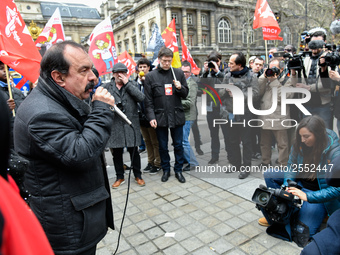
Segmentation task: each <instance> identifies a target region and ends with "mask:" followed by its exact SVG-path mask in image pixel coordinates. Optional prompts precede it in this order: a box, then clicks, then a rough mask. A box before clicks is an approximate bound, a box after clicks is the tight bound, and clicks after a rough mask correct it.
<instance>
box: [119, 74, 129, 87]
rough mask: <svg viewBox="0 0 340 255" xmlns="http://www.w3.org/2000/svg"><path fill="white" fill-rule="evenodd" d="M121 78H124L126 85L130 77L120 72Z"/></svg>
mask: <svg viewBox="0 0 340 255" xmlns="http://www.w3.org/2000/svg"><path fill="white" fill-rule="evenodd" d="M119 78H120V79H121V80H122V82H123V83H124V85H125V84H126V83H128V82H129V78H128V77H127V75H126V74H123V73H120V74H119Z"/></svg>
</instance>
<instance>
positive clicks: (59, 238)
mask: <svg viewBox="0 0 340 255" xmlns="http://www.w3.org/2000/svg"><path fill="white" fill-rule="evenodd" d="M113 117H114V113H113V112H112V110H110V105H108V104H106V103H103V102H101V101H94V102H93V108H92V110H91V111H90V107H89V105H88V104H86V103H85V102H83V101H82V100H80V99H78V98H76V97H75V96H73V95H72V94H71V93H69V92H68V91H66V90H65V89H63V88H61V87H60V86H59V85H57V84H56V83H55V82H54V81H53V80H52V79H48V80H44V79H42V78H39V82H38V85H37V87H36V88H35V89H34V90H33V91H32V92H31V93H30V94H29V95H28V96H27V98H26V99H25V100H24V102H23V103H22V104H21V106H20V108H19V110H18V112H17V115H16V119H15V123H14V146H15V150H16V151H17V152H18V153H19V154H20V155H21V156H23V157H25V158H26V159H28V160H29V162H30V165H29V168H28V171H27V173H26V174H25V186H26V188H27V189H28V191H29V192H30V193H31V195H32V196H31V199H30V206H31V208H32V210H33V212H34V213H35V214H36V216H37V218H38V219H39V221H40V223H41V225H42V227H43V229H44V231H45V232H46V235H47V237H48V239H49V241H50V243H51V246H52V248H53V250H54V252H55V254H71V253H72V254H78V253H80V252H83V251H85V250H87V249H89V248H91V247H93V246H95V245H96V244H97V243H98V242H99V241H100V240H101V239H102V238H103V237H104V236H105V235H106V232H107V228H108V227H111V228H112V229H113V228H114V226H113V211H112V201H111V195H110V186H109V182H108V177H107V172H106V168H105V166H104V165H103V160H102V157H101V155H102V152H103V151H104V149H105V145H106V142H107V140H108V139H109V136H110V132H111V126H112V123H113Z"/></svg>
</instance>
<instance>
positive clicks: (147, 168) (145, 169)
mask: <svg viewBox="0 0 340 255" xmlns="http://www.w3.org/2000/svg"><path fill="white" fill-rule="evenodd" d="M151 170H152V165H151V164H150V163H148V165H147V166H146V167H145V168H144V169H143V172H144V173H147V172H150V171H151Z"/></svg>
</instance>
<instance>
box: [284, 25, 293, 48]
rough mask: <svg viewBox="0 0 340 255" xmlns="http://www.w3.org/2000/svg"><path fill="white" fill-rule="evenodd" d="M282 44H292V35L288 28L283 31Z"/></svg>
mask: <svg viewBox="0 0 340 255" xmlns="http://www.w3.org/2000/svg"><path fill="white" fill-rule="evenodd" d="M283 44H284V45H288V44H292V33H291V32H290V29H289V27H285V28H284V29H283Z"/></svg>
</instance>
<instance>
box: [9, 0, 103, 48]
mask: <svg viewBox="0 0 340 255" xmlns="http://www.w3.org/2000/svg"><path fill="white" fill-rule="evenodd" d="M15 3H16V5H17V7H18V10H19V11H20V13H21V16H22V18H23V19H24V21H25V23H26V25H27V27H28V28H29V30H30V32H31V34H32V33H33V34H32V37H33V39H36V38H34V37H35V36H36V35H35V34H39V33H40V32H41V31H42V29H43V28H44V27H45V25H46V23H47V21H48V19H49V18H50V17H51V16H52V15H53V13H54V11H55V9H56V8H57V7H59V10H60V14H61V18H62V22H63V27H64V32H65V36H66V39H68V40H73V41H75V42H78V43H80V42H81V41H82V40H83V39H84V38H86V36H88V35H89V34H90V33H91V32H92V30H93V28H94V27H95V26H96V25H97V24H98V23H99V22H101V21H102V17H101V16H100V14H99V12H98V10H97V9H96V8H92V7H89V6H87V5H83V4H68V3H57V2H44V1H38V0H16V1H15Z"/></svg>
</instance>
